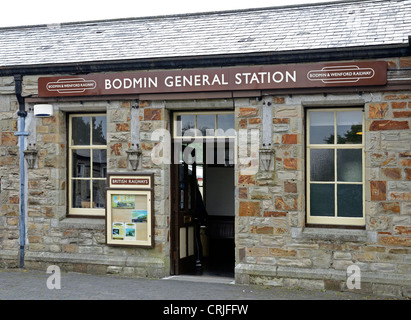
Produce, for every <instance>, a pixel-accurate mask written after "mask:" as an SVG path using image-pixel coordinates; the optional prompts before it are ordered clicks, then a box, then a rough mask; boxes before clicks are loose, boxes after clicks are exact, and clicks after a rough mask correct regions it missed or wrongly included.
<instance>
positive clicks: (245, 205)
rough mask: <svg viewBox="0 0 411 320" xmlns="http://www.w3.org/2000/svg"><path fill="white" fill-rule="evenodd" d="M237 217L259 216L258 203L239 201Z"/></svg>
mask: <svg viewBox="0 0 411 320" xmlns="http://www.w3.org/2000/svg"><path fill="white" fill-rule="evenodd" d="M239 215H240V217H251V216H254V217H258V216H260V202H256V201H240V208H239Z"/></svg>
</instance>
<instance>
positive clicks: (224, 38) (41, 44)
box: [0, 0, 411, 69]
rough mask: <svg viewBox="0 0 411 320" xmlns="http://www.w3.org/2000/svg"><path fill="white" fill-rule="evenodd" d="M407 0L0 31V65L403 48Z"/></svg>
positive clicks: (408, 21)
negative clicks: (381, 47) (357, 48)
mask: <svg viewBox="0 0 411 320" xmlns="http://www.w3.org/2000/svg"><path fill="white" fill-rule="evenodd" d="M410 36H411V0H390V1H387V0H365V1H364V0H361V1H341V2H330V3H319V4H309V5H299V6H286V7H271V8H262V9H250V10H237V11H224V12H211V13H198V14H184V15H172V16H158V17H143V18H130V19H117V20H105V21H91V22H79V23H64V24H60V25H49V26H47V25H42V26H26V27H24V26H23V27H13V28H0V69H1V68H4V67H5V68H9V67H13V66H32V65H52V64H69V63H76V62H104V61H110V60H129V59H132V60H139V59H155V58H157V59H165V58H173V57H204V56H205V57H207V56H216V55H236V54H244V53H264V52H276V53H282V52H289V51H298V50H330V49H331V50H334V49H335V50H338V49H339V48H347V47H363V46H391V45H407V44H409V41H410Z"/></svg>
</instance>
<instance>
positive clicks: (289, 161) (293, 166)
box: [284, 158, 297, 170]
mask: <svg viewBox="0 0 411 320" xmlns="http://www.w3.org/2000/svg"><path fill="white" fill-rule="evenodd" d="M284 169H290V170H297V159H296V158H285V159H284Z"/></svg>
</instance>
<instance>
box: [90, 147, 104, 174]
mask: <svg viewBox="0 0 411 320" xmlns="http://www.w3.org/2000/svg"><path fill="white" fill-rule="evenodd" d="M106 174H107V150H106V149H94V150H93V178H105V177H106Z"/></svg>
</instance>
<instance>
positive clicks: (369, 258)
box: [236, 91, 411, 296]
mask: <svg viewBox="0 0 411 320" xmlns="http://www.w3.org/2000/svg"><path fill="white" fill-rule="evenodd" d="M267 104H269V105H272V110H273V114H272V116H273V126H272V137H273V138H272V139H273V140H272V142H273V148H274V150H275V171H274V172H275V173H274V175H272V179H270V177H269V176H267V174H265V175H264V174H261V173H260V172H259V173H257V174H247V169H246V168H244V166H241V165H239V166H238V167H237V170H236V172H237V176H236V179H237V180H236V184H237V194H238V199H236V205H237V208H238V209H237V210H238V216H237V218H236V220H237V221H236V246H237V249H236V250H237V252H236V254H237V262H238V263H237V266H236V281H237V282H238V283H255V284H268V285H277V286H291V287H295V286H298V287H305V288H310V289H337V290H347V285H346V280H347V267H349V266H350V265H353V264H355V265H356V266H358V267H360V270H361V281H362V282H361V284H362V287H361V289H360V291H361V292H363V293H375V294H384V295H392V296H402V295H404V296H410V293H411V201H410V200H411V193H410V190H411V181H410V178H411V177H410V166H411V160H410V159H411V154H410V147H411V130H410V125H411V124H410V119H411V117H410V116H411V111H410V110H411V92H410V91H406V92H386V93H384V94H382V93H378V94H376V93H365V92H364V93H361V94H341V95H290V96H271V97H264V98H263V99H262V100H261V101H256V100H255V99H250V100H249V101H248V102H244V101H243V102H242V104H237V108H236V119H237V125H238V128H239V129H247V130H248V132H251V131H252V130H255V129H260V130H261V126H259V125H258V124H259V123H260V122H261V118H262V108H263V106H264V105H267ZM354 105H357V106H358V105H363V106H364V108H365V132H364V139H365V181H366V182H365V219H366V227H365V230H355V229H332V228H314V227H310V228H309V227H306V225H305V214H306V210H305V205H306V199H305V160H306V159H305V150H304V148H305V142H304V141H305V127H304V124H305V108H306V107H320V108H321V107H344V106H354ZM249 134H250V133H249ZM250 135H251V134H250ZM260 136H261V131H260ZM251 144H252V143H251V142H249V150H251V149H252V146H251ZM354 290H358V289H354Z"/></svg>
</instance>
